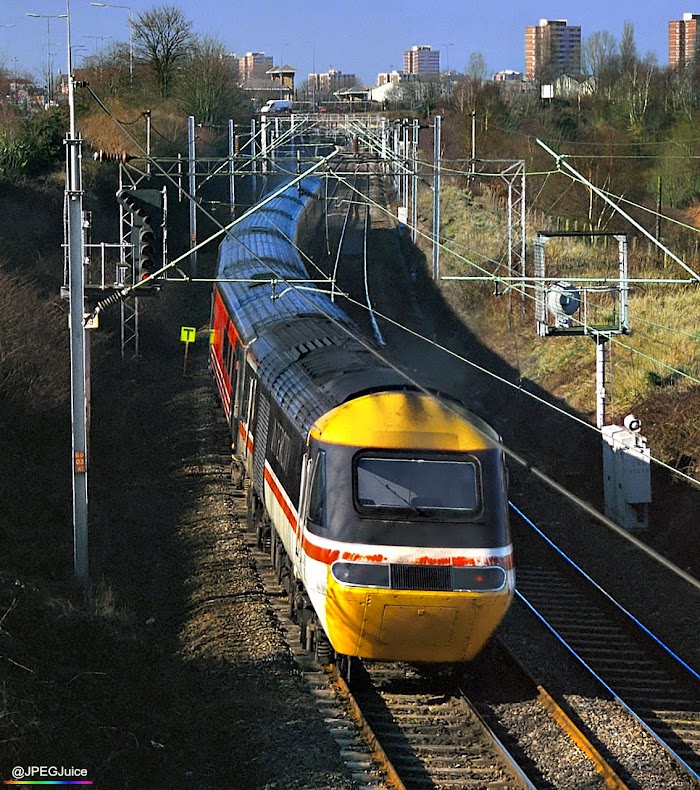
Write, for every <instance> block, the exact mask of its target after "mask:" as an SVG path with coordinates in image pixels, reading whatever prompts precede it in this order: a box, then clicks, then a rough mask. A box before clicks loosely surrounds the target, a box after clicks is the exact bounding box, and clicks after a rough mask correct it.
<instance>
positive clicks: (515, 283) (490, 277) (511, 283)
mask: <svg viewBox="0 0 700 790" xmlns="http://www.w3.org/2000/svg"><path fill="white" fill-rule="evenodd" d="M341 180H343V181H344V182H345V183H346V184H347V186H349V187H350V188H351V189H353V191H355V192H356V193H357V194H358V195H360V196H361V197H362V198H363V199H364V200H366V201H367V202H369V203H372V205H373V206H374V207H375V208H376V209H378V210H379V211H383V212H384V213H386V214H388V215H389V216H391V217H393V218H394V219H397V218H396V217H395V216H394V215H393V214H392V213H391V212H390V211H389V210H388V209H387V208H386V207H385V206H382V205H381V204H379V203H377V202H376V201H373V200H372V199H371V198H369V197H368V196H364V195H362V194H361V193H360V192H359V190H357V189H356V188H355V187H354V186H353V185H352V184H350V183H349V182H348V181H347V180H344V179H342V178H341ZM415 230H416V233H417V234H418V235H420V236H421V237H423V238H425V239H426V240H428V241H430V242H433V241H434V240H433V238H432V235H430V234H428V233H425V232H424V231H421V230H420V229H419V228H416V229H415ZM436 243H438V244H439V245H440V247H441V249H442V250H444V251H445V252H448V253H450V254H452V255H453V256H454V257H456V258H457V259H458V260H459V261H460V262H462V263H464V264H467V265H469V266H472V267H473V268H475V269H477V270H479V271H480V272H482V277H481V278H477V279H482V280H484V281H487V282H497V283H501V284H503V285H504V286H506V287H508V288H512V289H513V290H515V291H516V292H517V293H520V294H523V295H524V296H525V297H526V298H529V299H531V300H534V299H535V297H534V296H533V295H532V294H530V293H528V292H527V291H526V290H524V288H522V287H519V284H520V283H523V282H524V281H527V280H528V278H523V277H518V276H516V277H514V278H504V277H503V276H501V275H498V274H496V273H495V272H490V271H489V270H488V269H485V268H484V267H483V266H479V264H478V263H476V262H474V261H473V260H470V259H468V258H465V257H463V256H460V255H459V254H458V253H456V252H455V251H454V249H452V248H450V247H448V246H446V245H444V244H443V243H441V242H439V241H438V242H436ZM489 260H490V259H489ZM453 279H458V277H454V278H453ZM689 282H694V281H689ZM573 320H576V319H575V318H574V319H573ZM635 320H638V321H642V319H635ZM657 326H660V325H657ZM665 329H667V330H668V331H669V332H677V331H678V330H676V329H674V328H673V327H665ZM690 337H693V338H694V336H693V335H690ZM611 341H612V342H613V343H615V344H617V345H620V346H622V347H624V348H625V349H627V350H628V351H630V352H631V353H633V354H639V355H640V356H644V357H646V358H647V359H649V360H651V361H653V362H654V363H655V364H656V365H658V366H659V367H661V368H664V369H666V370H669V371H671V372H673V373H676V374H677V375H679V376H681V377H682V378H688V379H690V380H691V381H694V382H695V381H696V379H695V378H694V377H692V376H690V375H689V374H687V373H685V372H684V371H681V370H679V369H677V368H674V367H673V366H671V365H668V364H667V363H666V362H663V361H662V360H660V359H656V358H654V357H651V356H649V355H646V354H643V353H642V352H640V351H638V350H637V349H635V348H634V347H633V346H630V345H628V344H625V343H624V342H623V341H621V340H619V338H618V337H615V336H613V337H612V338H611Z"/></svg>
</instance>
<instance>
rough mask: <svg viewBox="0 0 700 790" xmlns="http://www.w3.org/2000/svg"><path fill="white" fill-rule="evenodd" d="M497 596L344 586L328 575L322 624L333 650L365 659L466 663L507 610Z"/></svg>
mask: <svg viewBox="0 0 700 790" xmlns="http://www.w3.org/2000/svg"><path fill="white" fill-rule="evenodd" d="M512 594H513V593H512V587H511V585H510V584H508V585H507V586H506V587H504V589H503V590H502V591H499V592H489V593H484V592H427V591H414V590H392V589H378V588H358V587H346V586H344V585H341V584H339V583H338V581H337V580H336V579H335V578H334V577H333V574H332V573H331V572H330V570H329V573H328V580H327V586H326V601H325V620H326V629H327V633H328V637H329V639H330V641H331V643H332V644H333V647H334V648H335V650H336V651H337V652H339V653H343V654H345V655H350V656H362V657H364V658H367V659H377V660H392V661H414V662H423V661H430V662H439V663H442V662H445V663H451V662H456V661H468V660H470V659H472V658H474V656H476V654H477V653H478V652H479V651H480V650H481V649H482V648H483V647H484V645H485V643H486V642H487V641H488V639H489V637H490V636H491V634H492V633H493V631H494V630H495V628H496V627H497V626H498V624H499V623H500V621H501V619H502V618H503V615H504V614H505V612H506V611H507V609H508V606H509V605H510V601H511V598H512Z"/></svg>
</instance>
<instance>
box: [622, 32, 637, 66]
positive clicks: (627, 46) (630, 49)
mask: <svg viewBox="0 0 700 790" xmlns="http://www.w3.org/2000/svg"><path fill="white" fill-rule="evenodd" d="M638 64H639V55H638V54H637V43H636V41H635V40H634V25H633V24H632V23H631V22H629V21H628V22H625V24H624V26H623V28H622V38H621V39H620V66H621V68H622V73H623V74H627V73H629V72H631V71H634V69H635V68H636V67H637V66H638Z"/></svg>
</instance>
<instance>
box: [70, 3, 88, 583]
mask: <svg viewBox="0 0 700 790" xmlns="http://www.w3.org/2000/svg"><path fill="white" fill-rule="evenodd" d="M66 12H67V17H68V19H67V26H68V31H67V45H68V106H69V113H70V129H69V132H68V136H67V137H66V156H67V166H66V193H65V199H66V216H67V220H68V222H67V224H68V228H67V237H68V288H69V291H68V292H69V304H70V324H69V325H70V370H71V418H72V449H73V464H72V466H73V566H74V571H75V576H76V578H77V580H78V581H79V582H80V584H81V585H82V586H83V587H84V588H87V586H88V585H89V582H90V570H89V555H88V487H87V474H88V460H89V455H88V435H87V434H88V431H87V425H88V416H87V412H88V399H87V392H88V387H87V365H86V359H87V356H86V330H85V283H84V272H83V261H84V240H83V192H82V183H81V170H80V160H81V149H82V143H81V140H80V137H79V136H78V135H77V134H76V132H75V101H74V95H73V89H74V84H73V67H72V63H71V46H70V0H66Z"/></svg>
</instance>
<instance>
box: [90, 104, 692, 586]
mask: <svg viewBox="0 0 700 790" xmlns="http://www.w3.org/2000/svg"><path fill="white" fill-rule="evenodd" d="M96 98H97V97H96ZM98 101H99V103H100V105H101V106H102V107H103V108H104V109H105V111H106V112H107V113H108V114H109V115H110V117H113V116H112V115H111V113H109V110H108V109H107V108H106V107H105V106H104V104H103V103H102V102H101V100H98ZM115 122H116V119H115ZM123 131H124V133H125V134H127V136H129V137H130V139H132V141H133V142H134V143H135V144H136V145H137V146H138V147H139V149H140V150H142V151H143V148H142V147H141V146H140V145H139V144H138V142H137V141H135V140H134V138H133V136H132V135H129V134H128V132H127V131H126V130H123ZM144 153H145V152H144ZM333 153H337V151H336V152H333ZM333 153H332V154H331V156H332V155H333ZM330 158H331V157H330V156H329V157H328V158H327V159H326V160H322V161H321V162H319V163H317V165H316V167H321V166H322V165H323V164H325V162H326V161H328V159H330ZM150 161H151V162H152V164H153V165H155V166H156V167H158V169H159V170H160V171H161V172H162V174H163V175H164V176H165V177H166V178H168V179H169V180H170V181H171V182H173V183H175V182H174V179H172V177H170V176H169V174H167V173H166V172H165V171H164V170H163V169H162V168H161V167H160V166H159V165H158V163H157V162H156V161H155V160H150ZM308 174H309V172H308V171H307V172H306V173H304V174H302V175H300V176H299V177H298V179H296V180H301V178H303V177H305V176H306V175H308ZM296 180H295V181H294V182H293V183H296ZM176 186H177V184H176ZM288 187H289V184H287V185H285V187H284V188H285V189H286V188H288ZM280 191H282V190H280ZM275 196H276V193H273V194H272V195H270V196H268V200H269V199H273V198H274V197H275ZM187 197H188V198H189V199H193V198H192V196H190V195H187ZM264 202H267V201H263V203H264ZM370 202H371V201H370ZM260 205H261V204H256V206H254V207H252V208H251V209H250V210H249V211H248V212H246V213H245V214H244V215H242V216H241V217H239V218H238V219H237V220H236V221H234V222H233V223H230V224H229V225H227V226H221V223H219V222H218V220H216V219H215V218H214V217H212V216H211V215H210V214H208V212H206V210H204V209H203V208H202V207H201V206H199V208H200V210H202V211H204V213H205V214H207V216H209V218H210V219H212V221H214V222H215V223H216V224H217V225H219V227H220V230H219V231H216V232H215V233H214V234H212V235H211V236H210V237H208V238H207V239H206V240H204V241H203V242H201V243H200V244H198V245H197V246H196V247H195V248H193V249H191V250H188V251H187V252H186V253H185V254H183V255H182V256H180V257H179V258H177V259H175V260H174V261H171V262H170V263H168V264H167V265H166V266H165V267H163V268H162V269H160V270H159V271H157V272H154V273H153V274H152V275H150V277H149V278H147V279H146V280H144V281H141V282H142V283H143V284H146V283H147V282H148V281H149V280H151V279H153V278H155V277H158V276H160V275H161V274H163V273H164V272H165V271H167V270H168V269H170V268H173V267H177V265H178V264H179V263H180V262H182V261H183V260H185V259H186V258H187V257H189V255H190V254H191V253H192V252H193V251H195V250H196V249H201V248H202V247H204V246H205V245H207V244H209V243H210V242H211V241H213V240H214V239H216V238H218V237H219V236H221V235H222V234H224V233H226V232H228V230H230V229H231V228H232V227H233V226H234V225H235V224H236V223H237V222H238V221H240V220H242V219H243V218H244V217H245V216H248V215H249V214H250V213H251V212H252V211H254V210H256V209H257V208H259V207H260ZM376 205H378V204H376ZM380 208H382V209H383V207H381V206H380ZM392 216H393V215H392ZM423 235H425V234H423ZM244 246H245V245H244ZM468 263H470V265H473V266H477V264H474V263H473V262H468ZM477 267H478V266H477ZM482 271H484V272H486V270H483V269H482ZM487 274H488V277H489V278H490V279H498V277H497V276H494V275H491V274H490V273H487ZM188 279H192V278H188ZM192 281H200V280H199V278H197V279H196V280H194V279H193V280H192ZM281 281H284V282H285V283H286V280H284V278H281ZM286 284H287V285H288V286H289V288H290V289H294V290H297V291H299V293H300V294H301V295H302V298H304V295H303V290H304V289H303V287H302V286H299V285H298V284H295V283H292V282H289V283H286ZM138 287H139V284H138V283H137V284H135V285H133V286H131V287H129V289H128V292H133V291H134V290H137V288H138ZM125 295H126V291H125V292H122V293H120V294H119V298H123V297H124V296H125ZM111 301H114V300H113V297H110V298H109V299H107V300H103V302H102V303H100V304H103V305H104V306H106V305H107V303H108V302H110V303H111ZM98 307H99V305H98ZM360 307H362V308H364V307H365V306H364V305H360ZM378 315H380V317H382V318H383V319H384V320H387V321H390V322H392V323H394V324H395V325H396V326H397V327H400V328H401V329H403V330H404V331H408V332H411V334H414V335H416V336H417V337H422V336H420V335H419V334H418V333H415V332H413V331H412V330H410V329H409V328H407V327H405V326H403V325H401V324H399V323H398V322H394V321H392V319H389V318H388V317H386V316H382V315H381V314H378ZM329 320H331V321H334V319H333V318H332V317H330V316H329ZM341 329H343V331H347V329H346V328H343V327H341ZM422 339H423V340H425V342H429V343H433V344H434V345H435V346H436V347H439V348H442V347H441V346H440V345H439V344H437V343H434V341H431V340H429V339H428V338H424V337H422ZM358 340H359V342H361V343H363V344H365V345H367V344H366V341H364V339H363V338H360V337H358ZM368 347H369V348H370V349H371V350H372V352H373V353H376V354H377V356H379V358H380V359H384V361H385V362H387V364H390V366H391V367H393V368H394V369H395V370H397V372H399V373H400V374H401V375H403V376H404V377H405V378H406V379H408V380H410V377H409V376H407V375H406V374H405V372H404V371H401V370H400V369H398V368H396V366H394V365H392V364H391V363H389V362H388V360H385V358H384V356H383V355H381V354H380V353H379V352H378V351H377V350H376V349H374V348H373V347H370V346H368ZM443 350H444V351H445V352H446V353H450V354H454V352H451V351H450V350H449V349H443ZM454 355H455V356H456V357H457V358H459V359H461V360H462V361H464V362H466V363H467V364H470V365H473V366H474V367H477V368H479V369H481V370H483V372H484V373H486V374H487V375H489V376H492V377H494V378H496V379H498V380H500V381H502V382H504V383H506V384H507V385H509V386H512V387H515V388H516V389H518V390H519V391H521V392H523V393H525V394H526V395H528V396H529V397H534V398H535V399H536V400H540V401H541V402H542V403H543V404H545V405H546V406H548V407H550V408H554V409H555V410H557V411H560V412H561V413H562V414H564V415H566V416H567V417H569V418H572V419H574V420H576V421H578V422H580V423H581V424H582V425H584V426H586V427H588V428H590V429H591V430H594V431H597V429H596V428H595V427H594V426H592V425H591V424H590V423H588V422H586V421H585V420H581V419H580V418H577V417H576V416H575V415H572V414H570V413H569V412H566V411H565V410H563V409H560V408H559V407H556V406H555V405H553V404H551V403H549V402H547V401H546V400H544V399H541V398H539V397H538V396H536V395H535V394H534V393H530V392H528V391H527V390H525V389H523V388H522V386H520V385H516V384H513V383H512V382H509V381H507V380H506V379H503V378H502V377H500V376H498V375H497V374H495V373H493V372H491V371H488V370H486V369H483V368H481V367H480V366H478V365H476V364H475V363H473V362H472V361H471V360H467V359H466V358H464V357H461V356H460V355H456V354H454ZM413 384H414V385H415V386H417V387H418V388H419V389H421V388H420V386H419V385H418V384H417V382H413ZM503 451H504V452H505V453H506V454H507V455H508V456H509V457H511V458H512V459H513V460H514V461H517V462H518V463H519V464H520V465H522V466H523V467H525V468H526V469H528V470H529V471H530V472H531V473H532V474H533V475H534V476H536V477H538V478H539V479H541V480H542V481H543V482H545V483H546V484H547V485H548V486H550V487H551V488H553V489H554V490H555V491H557V492H559V493H561V494H562V495H564V496H565V497H566V498H568V499H569V500H571V501H572V502H574V503H575V504H577V505H578V506H579V507H581V508H582V509H583V510H584V511H587V512H589V513H590V514H591V515H592V516H594V517H595V518H596V519H598V520H599V521H601V522H602V523H604V524H606V525H607V526H609V527H610V528H611V529H613V530H615V531H616V532H618V533H619V534H621V535H622V536H623V537H625V538H626V539H628V540H632V541H633V542H635V543H637V544H639V545H640V546H641V547H642V549H643V550H645V551H647V552H648V553H651V554H656V552H653V550H651V549H649V547H647V546H645V544H642V543H641V542H639V541H637V540H636V539H635V538H633V537H632V536H630V535H629V534H628V533H626V532H625V531H624V530H622V528H621V527H619V526H618V525H617V524H615V523H614V522H612V521H611V520H610V519H607V517H605V516H603V515H602V514H601V513H599V512H598V511H597V510H595V508H593V507H592V506H591V505H590V504H589V503H586V502H585V501H583V500H581V499H580V498H579V497H577V496H576V495H575V494H573V493H572V492H569V491H568V490H567V489H566V488H564V487H563V486H561V485H560V484H558V483H557V482H556V481H554V480H553V479H552V478H550V477H549V476H548V475H546V474H545V473H544V472H542V470H540V469H538V468H537V467H535V466H533V465H532V464H530V463H529V462H528V461H527V460H526V459H524V458H522V457H520V456H519V454H518V453H516V452H515V451H513V450H511V449H510V448H508V447H506V446H505V445H503ZM652 460H654V461H655V462H656V463H657V464H659V465H661V466H663V467H665V468H667V469H668V470H669V471H671V472H673V473H674V474H676V475H678V476H680V477H683V478H685V479H687V480H688V481H689V482H691V483H693V484H695V485H698V481H696V480H695V479H694V478H692V477H690V476H689V475H685V474H684V473H682V472H679V470H676V469H674V468H673V467H671V466H670V465H668V464H665V463H663V462H661V461H660V460H659V459H655V458H653V459H652ZM659 558H660V560H661V561H665V562H668V561H667V560H665V558H663V557H660V555H659ZM669 564H670V565H671V566H672V567H673V569H674V570H675V572H677V573H679V574H680V575H681V576H683V577H684V578H685V579H686V581H689V582H690V583H692V584H695V585H696V586H697V585H698V584H699V583H698V582H697V581H696V580H694V579H693V577H690V576H689V575H688V574H685V573H684V572H683V571H682V570H681V569H679V568H677V567H676V566H673V564H672V563H669Z"/></svg>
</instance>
